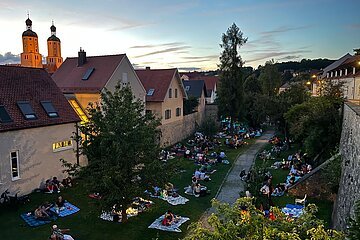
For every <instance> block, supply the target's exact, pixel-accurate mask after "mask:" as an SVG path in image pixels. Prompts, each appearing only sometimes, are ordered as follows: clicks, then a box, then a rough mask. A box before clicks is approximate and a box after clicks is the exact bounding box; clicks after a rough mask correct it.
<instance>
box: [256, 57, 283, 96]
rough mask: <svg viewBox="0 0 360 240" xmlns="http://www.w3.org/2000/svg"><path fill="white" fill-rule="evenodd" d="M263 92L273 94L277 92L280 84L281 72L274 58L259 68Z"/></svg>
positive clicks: (268, 94)
mask: <svg viewBox="0 0 360 240" xmlns="http://www.w3.org/2000/svg"><path fill="white" fill-rule="evenodd" d="M259 81H260V83H261V88H262V92H263V94H265V95H267V96H274V95H276V94H277V93H278V91H279V87H280V85H281V74H280V73H279V71H278V69H277V67H276V65H275V62H274V60H270V61H267V62H266V63H265V66H264V67H263V68H262V69H261V73H260V76H259Z"/></svg>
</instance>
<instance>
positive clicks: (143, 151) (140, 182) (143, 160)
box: [80, 85, 168, 221]
mask: <svg viewBox="0 0 360 240" xmlns="http://www.w3.org/2000/svg"><path fill="white" fill-rule="evenodd" d="M88 110H89V116H90V118H89V123H88V124H87V125H85V126H83V127H82V128H81V131H82V133H84V134H85V135H86V136H87V138H86V139H85V141H84V143H83V153H84V154H85V155H86V156H87V158H88V165H87V166H86V167H84V168H83V169H82V170H81V171H80V177H82V178H83V179H84V182H85V184H86V187H87V189H88V190H89V191H90V192H98V193H100V194H101V195H102V198H101V200H100V203H101V204H102V207H104V208H105V209H111V207H112V206H113V205H114V204H116V206H117V208H118V210H122V217H123V218H122V219H123V221H126V219H127V217H126V209H127V207H128V206H129V204H131V203H132V200H133V198H134V197H136V196H139V195H141V194H142V193H143V192H144V190H145V189H146V188H147V187H149V186H151V185H155V184H159V185H160V184H161V182H162V181H165V180H166V179H167V176H166V173H167V172H168V171H164V165H162V163H161V162H160V161H158V160H157V157H158V154H159V146H158V143H157V142H158V141H157V135H158V130H157V127H158V125H159V121H158V120H157V119H155V117H154V116H153V115H152V114H144V104H143V102H142V101H140V100H138V99H135V97H134V96H133V95H132V91H131V89H130V87H125V88H121V87H120V85H117V86H116V90H115V91H114V92H113V93H111V92H110V91H105V92H103V93H102V94H101V104H100V105H96V106H92V107H91V108H89V109H88ZM159 172H161V174H159Z"/></svg>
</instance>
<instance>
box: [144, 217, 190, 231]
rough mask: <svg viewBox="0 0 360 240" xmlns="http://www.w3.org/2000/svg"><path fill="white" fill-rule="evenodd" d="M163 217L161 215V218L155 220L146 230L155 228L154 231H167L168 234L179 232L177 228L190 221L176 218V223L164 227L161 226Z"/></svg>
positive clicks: (184, 218) (185, 218)
mask: <svg viewBox="0 0 360 240" xmlns="http://www.w3.org/2000/svg"><path fill="white" fill-rule="evenodd" d="M164 217H165V215H162V216H161V217H159V218H158V219H156V220H155V221H154V222H153V223H152V224H151V225H150V226H149V227H148V228H155V229H159V230H162V231H168V232H181V229H180V228H179V227H180V226H181V224H183V223H184V222H186V221H189V220H190V218H187V217H180V216H178V221H177V222H176V223H173V224H171V225H170V226H164V225H162V224H161V222H162V220H163V219H164Z"/></svg>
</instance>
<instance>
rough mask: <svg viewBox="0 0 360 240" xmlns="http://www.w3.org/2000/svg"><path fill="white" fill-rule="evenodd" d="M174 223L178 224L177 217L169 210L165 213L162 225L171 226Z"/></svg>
mask: <svg viewBox="0 0 360 240" xmlns="http://www.w3.org/2000/svg"><path fill="white" fill-rule="evenodd" d="M174 222H176V217H175V215H174V214H173V213H172V212H171V211H170V210H168V211H167V212H166V213H165V216H164V219H163V220H162V222H161V224H162V225H164V226H170V225H171V224H173V223H174Z"/></svg>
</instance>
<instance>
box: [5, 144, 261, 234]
mask: <svg viewBox="0 0 360 240" xmlns="http://www.w3.org/2000/svg"><path fill="white" fill-rule="evenodd" d="M248 142H249V143H252V142H254V140H250V141H248ZM248 147H249V145H247V146H244V147H242V148H240V149H236V150H235V149H225V150H226V151H225V152H226V154H227V156H228V158H229V160H230V162H231V164H232V163H233V162H234V159H235V158H236V156H237V155H238V154H239V153H241V152H243V151H244V150H245V149H247V148H248ZM172 161H179V166H180V168H181V169H184V170H186V171H185V172H183V173H181V174H179V175H177V176H176V177H174V179H172V181H171V182H172V183H174V185H175V186H176V187H177V188H179V189H180V190H179V192H180V194H181V195H182V196H185V197H186V198H188V199H189V200H190V201H189V202H187V203H186V204H185V205H178V206H171V205H170V204H168V203H167V202H165V201H162V200H160V199H153V198H151V200H152V201H154V202H155V204H154V205H153V206H152V207H151V208H150V209H149V211H147V212H145V213H142V214H140V215H139V216H137V217H132V218H129V221H128V222H127V223H126V224H120V223H113V222H107V221H104V220H101V219H99V218H98V216H99V214H100V212H101V209H99V207H98V205H97V204H96V200H93V199H90V198H88V197H87V195H88V193H87V192H86V190H85V189H84V187H83V186H82V183H81V180H79V181H78V182H77V184H76V185H75V186H74V187H72V188H70V189H66V190H64V191H62V192H61V195H62V196H63V197H64V198H65V199H66V200H68V201H69V202H71V203H73V204H74V205H76V206H78V207H79V208H80V209H81V210H80V212H78V213H76V214H74V215H71V216H68V217H65V218H59V219H57V220H56V221H55V222H53V223H52V224H57V225H58V226H59V227H60V228H70V229H71V232H70V233H71V235H72V236H73V237H74V238H75V239H76V240H81V239H83V240H91V239H107V240H112V239H114V240H115V239H116V240H121V239H127V240H131V239H156V238H158V239H178V238H183V237H184V236H185V234H186V232H187V227H188V226H189V224H190V223H193V222H195V221H197V220H199V218H200V217H201V215H202V214H203V213H204V212H205V211H206V210H207V209H208V208H209V207H210V206H211V203H210V200H211V199H212V198H213V197H214V196H215V194H216V192H217V191H218V189H219V187H220V185H221V183H222V181H223V179H224V177H225V175H226V174H227V172H228V171H229V169H230V168H231V164H229V165H224V164H220V165H218V166H216V167H215V168H216V169H217V172H215V173H214V174H212V175H211V181H210V182H206V183H204V185H206V186H207V187H208V189H210V190H211V194H210V195H207V196H206V197H201V198H195V197H193V196H187V195H185V194H184V193H183V191H182V189H183V188H184V187H185V186H188V185H189V184H190V183H191V176H192V174H193V172H194V170H195V168H196V165H194V163H193V162H192V161H190V160H187V159H183V158H176V159H174V160H172ZM58 195H59V194H52V195H49V194H43V193H33V194H31V195H30V199H31V202H30V203H27V204H26V205H24V206H20V207H19V208H18V209H0V229H1V237H0V238H1V239H12V240H24V239H26V240H41V239H44V240H45V239H48V237H49V235H50V232H51V230H50V228H51V225H52V224H47V225H43V226H40V227H36V228H30V227H28V226H27V225H26V223H25V222H24V221H23V220H22V219H21V218H20V214H21V213H26V212H29V211H32V210H34V209H35V208H36V207H37V206H38V205H40V204H42V203H44V202H46V201H49V202H54V201H55V200H56V198H57V196H58ZM148 199H149V198H148ZM168 209H171V210H172V211H173V212H174V213H175V214H178V215H181V216H186V217H189V218H190V219H191V220H190V221H188V222H187V223H185V224H183V225H182V226H181V229H182V231H183V232H182V233H168V232H162V231H158V230H154V229H148V228H147V227H148V226H149V225H150V224H151V223H152V222H153V221H154V220H155V219H156V218H158V217H159V216H160V215H162V214H163V213H164V212H165V211H167V210H168Z"/></svg>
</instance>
